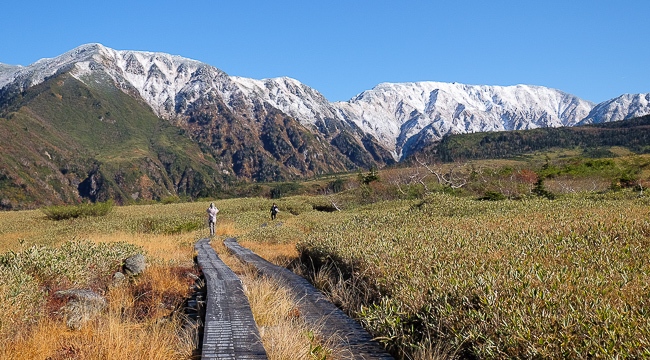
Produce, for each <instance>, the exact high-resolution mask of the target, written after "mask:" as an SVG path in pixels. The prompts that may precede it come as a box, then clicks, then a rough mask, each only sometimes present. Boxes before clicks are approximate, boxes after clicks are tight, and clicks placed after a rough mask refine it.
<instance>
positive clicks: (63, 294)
mask: <svg viewBox="0 0 650 360" xmlns="http://www.w3.org/2000/svg"><path fill="white" fill-rule="evenodd" d="M54 296H56V297H59V298H66V299H67V300H68V301H67V303H66V304H65V305H64V306H63V307H62V308H61V312H62V314H63V315H64V316H65V318H66V324H67V325H68V327H69V328H70V329H74V330H80V329H81V328H82V327H83V325H84V324H85V323H87V322H88V321H90V320H92V319H93V318H95V317H96V316H97V315H99V314H100V313H101V312H102V311H104V309H106V307H107V303H106V299H105V298H104V297H103V296H101V295H99V294H97V293H95V292H94V291H92V290H88V289H70V290H62V291H57V292H56V293H54Z"/></svg>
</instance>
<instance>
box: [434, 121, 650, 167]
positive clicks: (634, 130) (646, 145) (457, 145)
mask: <svg viewBox="0 0 650 360" xmlns="http://www.w3.org/2000/svg"><path fill="white" fill-rule="evenodd" d="M613 146H618V147H624V148H627V149H628V150H629V151H631V152H633V153H637V154H640V153H647V152H649V151H650V116H642V117H639V118H635V119H630V120H626V121H616V122H608V123H601V124H594V125H584V126H576V127H561V128H540V129H532V130H520V131H500V132H487V133H486V132H482V133H474V134H450V135H447V136H445V137H443V138H442V140H441V141H440V142H438V143H436V144H432V145H430V146H428V147H427V148H426V149H424V150H423V154H424V155H425V156H428V157H431V158H432V159H436V160H438V161H443V162H453V161H464V160H476V159H503V158H513V157H517V156H520V155H524V154H527V153H532V152H544V151H549V150H552V149H572V148H576V147H579V148H581V149H583V150H585V151H587V152H591V153H594V154H596V153H598V154H599V156H608V155H612V154H611V153H608V151H607V150H606V148H608V147H613Z"/></svg>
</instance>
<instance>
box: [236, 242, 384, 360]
mask: <svg viewBox="0 0 650 360" xmlns="http://www.w3.org/2000/svg"><path fill="white" fill-rule="evenodd" d="M224 243H225V245H226V247H227V248H228V250H230V251H231V252H232V253H233V254H234V255H235V256H237V257H238V258H239V259H240V260H242V261H244V262H246V263H249V264H251V265H253V266H255V268H257V270H258V271H259V272H260V273H262V274H263V275H266V276H269V277H271V278H273V279H275V280H276V281H277V282H278V283H279V284H280V285H282V286H285V287H287V288H288V289H289V291H290V292H291V294H292V296H293V298H294V301H296V303H297V306H298V309H299V310H300V315H301V317H303V319H305V321H306V322H307V323H308V324H309V325H310V326H311V327H312V328H313V329H314V331H315V332H316V333H318V334H319V335H320V336H322V337H323V338H325V339H329V340H330V341H333V342H334V344H335V346H336V347H337V348H338V349H341V350H343V351H344V352H346V354H342V355H343V357H345V358H351V359H383V360H387V359H393V357H392V356H391V355H390V354H388V353H387V352H386V351H385V350H384V348H383V347H382V346H381V345H380V344H379V343H377V342H376V341H374V340H372V337H371V336H370V334H368V332H367V331H366V330H365V329H364V328H363V327H361V325H360V324H359V323H358V322H356V321H354V320H353V319H351V318H350V317H349V316H347V315H346V314H345V313H344V312H343V311H341V310H340V309H339V308H337V307H336V306H335V305H334V304H332V303H331V302H330V301H329V300H328V299H327V298H325V296H324V295H323V294H322V293H321V292H320V291H318V290H317V289H316V288H315V287H314V286H312V285H311V284H310V283H309V281H307V280H306V279H304V278H302V277H300V276H298V275H296V274H294V273H293V272H291V271H289V270H288V269H285V268H283V267H279V266H276V265H273V264H271V263H270V262H268V261H266V260H264V259H263V258H261V257H260V256H258V255H256V254H255V253H253V252H252V251H251V250H249V249H246V248H244V247H242V246H241V245H239V243H237V240H236V239H234V238H228V239H226V241H225V242H224Z"/></svg>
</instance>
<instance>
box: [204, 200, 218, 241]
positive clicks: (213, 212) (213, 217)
mask: <svg viewBox="0 0 650 360" xmlns="http://www.w3.org/2000/svg"><path fill="white" fill-rule="evenodd" d="M207 212H208V225H209V226H210V236H214V227H215V225H216V223H217V213H218V212H219V209H217V207H216V206H214V203H210V207H209V208H208V210H207Z"/></svg>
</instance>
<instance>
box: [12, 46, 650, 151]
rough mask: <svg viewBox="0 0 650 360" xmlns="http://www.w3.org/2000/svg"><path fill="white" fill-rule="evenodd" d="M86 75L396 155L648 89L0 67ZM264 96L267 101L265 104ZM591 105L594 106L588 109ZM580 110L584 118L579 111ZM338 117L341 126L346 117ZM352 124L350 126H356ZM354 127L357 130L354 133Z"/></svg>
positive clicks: (40, 77) (62, 59) (623, 112)
mask: <svg viewBox="0 0 650 360" xmlns="http://www.w3.org/2000/svg"><path fill="white" fill-rule="evenodd" d="M62 71H70V73H71V74H72V75H73V76H75V77H76V78H78V79H79V80H81V81H84V82H86V83H89V84H90V83H92V82H95V81H98V80H97V79H96V78H95V75H96V74H99V73H100V72H103V73H106V74H108V75H109V76H110V78H112V80H113V81H114V82H115V83H116V84H117V85H118V86H119V87H120V88H122V89H123V90H124V91H126V92H128V93H132V94H138V95H139V96H140V97H141V98H142V99H144V100H145V101H146V102H147V103H148V104H149V105H150V106H151V108H152V109H153V111H154V112H155V113H156V114H158V115H159V116H161V117H163V118H167V119H173V118H176V117H179V116H183V114H184V112H185V110H187V109H189V108H190V107H191V106H192V104H194V103H195V102H197V101H198V100H199V99H201V100H202V101H201V103H202V104H205V103H206V102H208V103H209V102H210V101H222V102H223V104H225V106H227V107H229V108H230V110H233V111H235V112H237V113H249V114H251V115H253V114H254V112H255V111H256V109H260V106H272V107H275V108H277V109H278V110H280V111H282V112H284V113H285V114H287V115H289V116H292V117H294V118H295V119H297V120H298V121H300V122H301V123H302V124H303V125H305V126H307V127H309V128H311V129H312V130H313V131H318V130H316V129H317V128H318V126H314V125H317V124H318V123H319V121H325V120H330V119H331V120H334V121H340V122H342V123H344V124H354V125H352V126H356V127H359V128H360V129H361V130H362V131H363V132H364V133H366V134H370V135H372V136H373V137H375V138H376V139H377V141H378V142H379V143H380V144H381V145H382V146H383V147H384V148H386V149H387V150H388V151H390V152H391V153H392V154H393V156H394V157H395V159H399V158H401V157H402V156H404V155H406V154H408V153H409V152H410V151H413V150H414V149H416V148H418V147H419V146H421V145H423V144H422V141H431V140H437V139H440V138H441V137H442V136H444V135H445V134H447V133H450V132H451V133H467V132H477V131H501V130H519V129H531V128H538V127H558V126H573V125H576V124H579V123H592V122H604V121H615V120H621V119H626V118H629V117H633V116H640V115H645V114H649V113H650V106H649V105H648V102H649V98H650V94H639V95H623V96H621V97H618V98H616V99H612V100H610V101H607V102H604V103H602V104H599V105H598V106H596V107H594V104H593V103H590V102H588V101H584V100H581V99H579V98H578V97H576V96H573V95H570V94H566V93H564V92H561V91H559V90H555V89H550V88H545V87H541V86H529V85H516V86H485V85H465V84H458V83H440V82H415V83H382V84H379V85H377V86H376V87H375V88H373V89H371V90H368V91H364V92H362V93H361V94H359V95H357V96H356V97H354V98H353V99H351V100H350V101H347V102H336V103H330V102H328V101H327V99H325V97H323V95H321V94H320V93H319V92H318V91H316V90H314V89H312V88H310V87H308V86H306V85H304V84H302V83H300V82H299V81H297V80H294V79H291V78H287V77H281V78H273V79H263V80H255V79H248V78H242V77H231V76H228V75H227V74H226V73H224V72H223V71H221V70H219V69H217V68H215V67H213V66H210V65H207V64H204V63H201V62H199V61H196V60H190V59H186V58H183V57H180V56H174V55H169V54H164V53H154V52H144V51H124V50H113V49H110V48H107V47H104V46H102V45H100V44H87V45H83V46H80V47H78V48H76V49H73V50H71V51H69V52H67V53H65V54H63V55H61V56H58V57H56V58H52V59H42V60H39V61H37V62H36V63H34V64H32V65H30V66H26V67H22V66H18V67H16V66H1V67H0V91H2V90H3V88H4V87H5V86H6V85H8V84H13V86H14V87H15V86H17V87H18V88H19V89H20V90H22V89H24V88H26V87H29V86H33V85H35V84H38V83H39V82H42V81H44V79H45V78H47V77H48V76H52V75H54V74H56V73H58V72H62ZM265 104H266V105H265ZM592 109H593V110H592ZM583 119H584V120H583ZM345 126H347V125H345ZM355 131H356V130H355ZM355 136H357V135H355Z"/></svg>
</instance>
